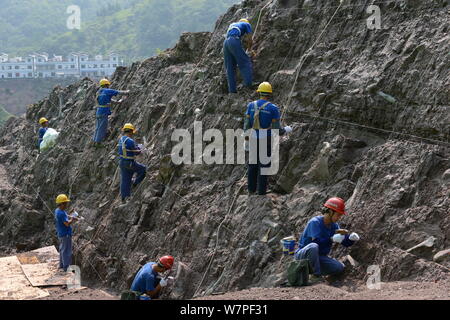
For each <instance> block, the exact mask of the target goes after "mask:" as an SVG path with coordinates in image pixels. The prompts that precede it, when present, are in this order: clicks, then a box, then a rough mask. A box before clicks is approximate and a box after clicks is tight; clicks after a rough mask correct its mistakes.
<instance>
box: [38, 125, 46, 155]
mask: <svg viewBox="0 0 450 320" xmlns="http://www.w3.org/2000/svg"><path fill="white" fill-rule="evenodd" d="M39 124H40V125H41V127H40V128H39V139H38V148H39V147H40V146H41V143H42V140H44V135H45V133H46V132H47V130H48V120H47V119H46V118H41V119H39Z"/></svg>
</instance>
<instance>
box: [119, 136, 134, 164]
mask: <svg viewBox="0 0 450 320" xmlns="http://www.w3.org/2000/svg"><path fill="white" fill-rule="evenodd" d="M123 138H124V137H122V138H121V140H120V144H121V145H122V154H121V155H120V157H121V158H122V159H125V160H134V156H132V157H130V156H128V153H127V151H128V152H133V151H134V150H128V149H127V148H126V142H127V141H128V140H130V138H129V137H126V139H123Z"/></svg>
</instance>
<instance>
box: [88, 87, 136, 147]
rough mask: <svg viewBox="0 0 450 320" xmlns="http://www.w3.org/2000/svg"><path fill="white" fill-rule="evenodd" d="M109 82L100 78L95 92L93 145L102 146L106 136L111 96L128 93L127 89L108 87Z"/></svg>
mask: <svg viewBox="0 0 450 320" xmlns="http://www.w3.org/2000/svg"><path fill="white" fill-rule="evenodd" d="M110 85H111V82H109V80H108V79H102V80H100V89H99V90H98V92H97V102H98V107H97V113H96V118H97V122H96V126H95V133H94V146H95V147H102V146H103V145H102V141H103V140H105V138H106V132H107V130H108V117H109V116H110V115H111V114H112V113H111V101H112V97H114V96H117V95H119V94H128V93H130V91H129V90H127V91H119V90H113V89H110V88H109V86H110Z"/></svg>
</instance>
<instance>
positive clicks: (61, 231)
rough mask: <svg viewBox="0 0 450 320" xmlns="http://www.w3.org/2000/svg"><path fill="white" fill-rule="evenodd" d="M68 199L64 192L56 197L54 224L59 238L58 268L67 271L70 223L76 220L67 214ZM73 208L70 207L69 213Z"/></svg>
mask: <svg viewBox="0 0 450 320" xmlns="http://www.w3.org/2000/svg"><path fill="white" fill-rule="evenodd" d="M69 204H70V199H69V198H68V197H67V196H66V195H65V194H60V195H59V196H58V197H57V198H56V205H57V206H58V208H57V209H56V210H55V224H56V231H57V233H58V239H59V269H62V270H64V271H67V268H68V267H69V266H70V265H71V264H72V227H71V225H72V224H73V223H74V222H76V221H77V220H78V218H76V217H72V216H69V214H68V213H67V211H66V210H67V209H68V207H69ZM73 211H74V210H73V209H72V210H71V212H70V213H72V212H73Z"/></svg>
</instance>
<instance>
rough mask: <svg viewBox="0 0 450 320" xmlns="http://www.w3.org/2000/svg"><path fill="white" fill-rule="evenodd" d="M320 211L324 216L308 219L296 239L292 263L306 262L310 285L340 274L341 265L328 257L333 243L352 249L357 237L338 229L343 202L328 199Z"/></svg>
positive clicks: (342, 214) (337, 199)
mask: <svg viewBox="0 0 450 320" xmlns="http://www.w3.org/2000/svg"><path fill="white" fill-rule="evenodd" d="M324 207H325V208H327V209H325V212H324V214H323V215H319V216H316V217H313V218H311V219H310V220H309V221H308V224H307V225H306V228H305V230H304V231H303V232H302V234H301V235H300V240H299V243H298V249H297V251H296V252H295V255H294V257H295V259H297V260H301V259H308V260H309V261H310V263H311V266H312V267H313V275H312V276H311V279H310V281H311V283H314V282H320V281H322V280H323V278H322V276H326V275H337V274H340V273H342V272H343V271H344V264H343V263H342V262H340V261H337V260H336V259H333V258H330V257H328V254H329V253H330V251H331V246H332V244H333V243H340V244H342V245H343V246H344V247H350V246H352V245H353V244H354V243H355V242H356V241H359V239H360V238H359V235H358V234H357V233H355V232H352V233H350V232H349V231H348V230H346V229H341V228H340V227H339V225H338V223H337V222H338V221H339V220H340V219H341V218H342V217H343V216H344V215H345V214H347V212H346V210H345V202H344V200H343V199H341V198H338V197H333V198H330V199H328V200H327V201H326V202H325V204H324Z"/></svg>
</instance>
